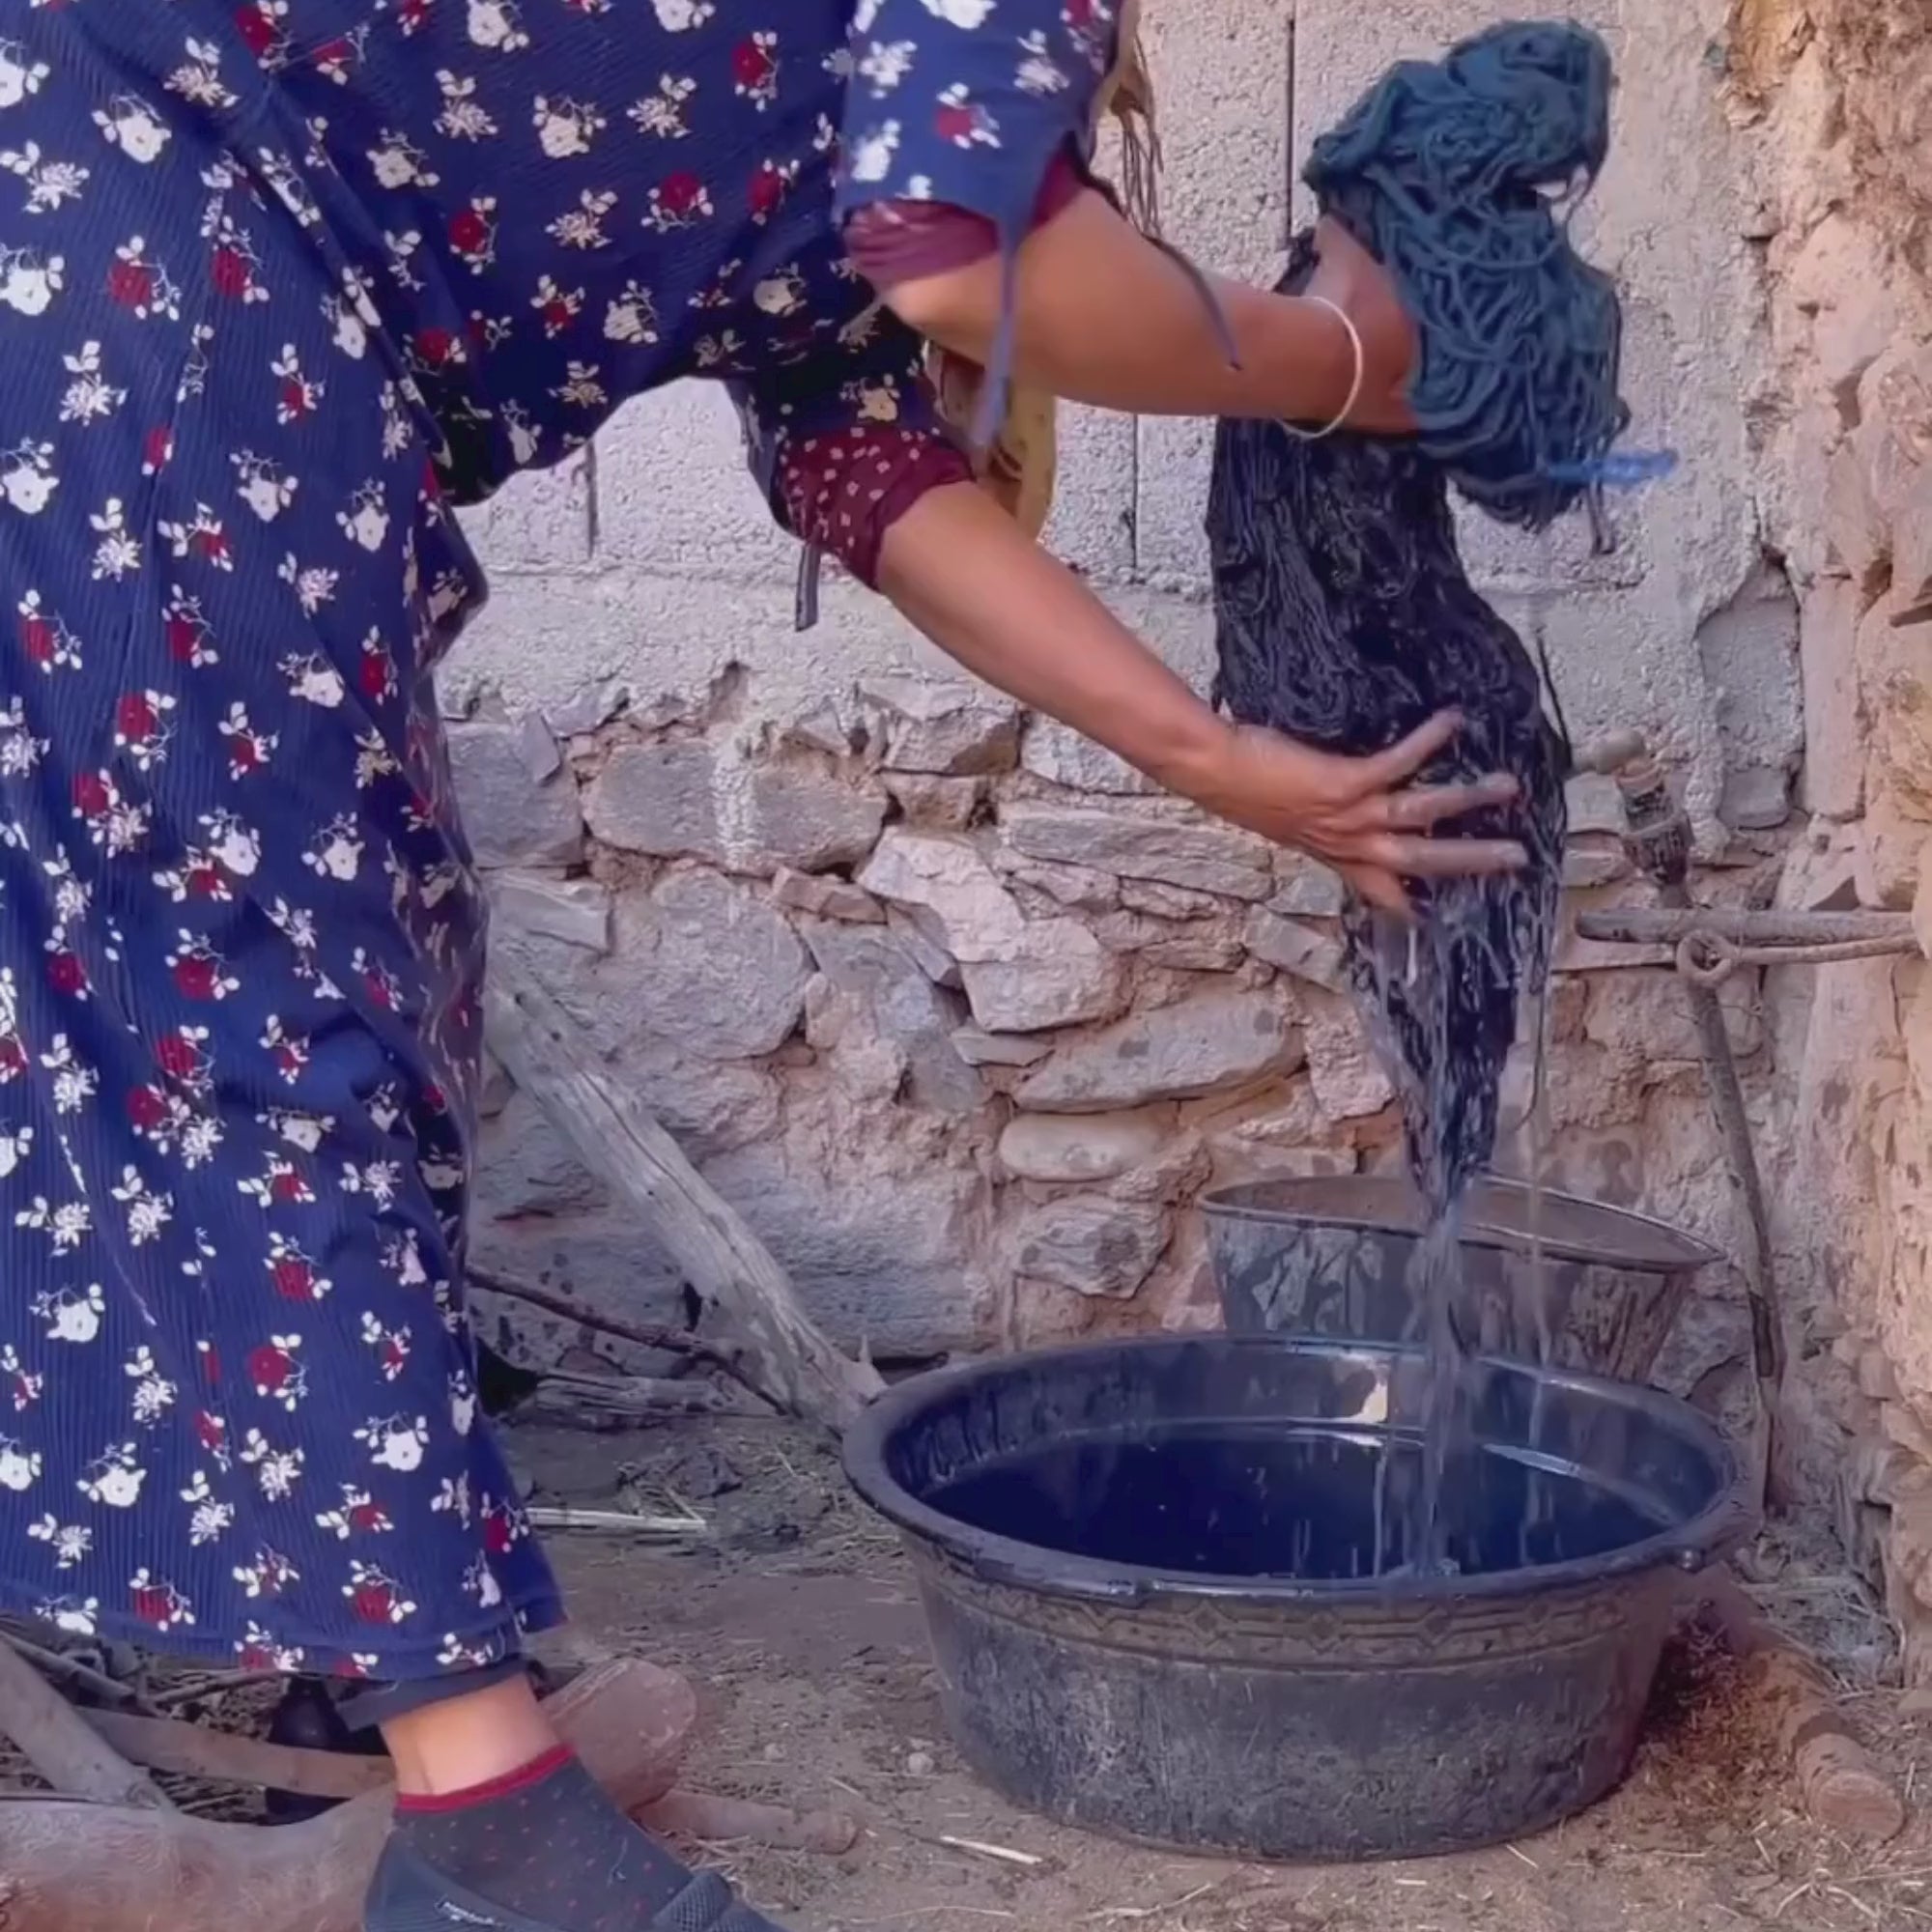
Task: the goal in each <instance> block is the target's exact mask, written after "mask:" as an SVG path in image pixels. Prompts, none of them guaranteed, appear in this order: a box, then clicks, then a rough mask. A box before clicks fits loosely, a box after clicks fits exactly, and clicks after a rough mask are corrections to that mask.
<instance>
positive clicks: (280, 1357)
mask: <svg viewBox="0 0 1932 1932" xmlns="http://www.w3.org/2000/svg"><path fill="white" fill-rule="evenodd" d="M295 1372H296V1360H295V1357H294V1356H293V1355H291V1354H290V1353H289V1351H288V1350H286V1349H282V1348H277V1347H276V1346H275V1345H274V1344H272V1343H269V1342H265V1343H263V1345H262V1346H261V1347H260V1348H259V1349H255V1350H250V1351H249V1355H248V1380H249V1382H250V1384H251V1385H252V1386H253V1388H254V1390H255V1393H256V1394H257V1395H262V1396H271V1395H279V1394H280V1393H281V1391H282V1389H283V1388H284V1387H286V1386H287V1383H288V1379H289V1378H290V1377H291V1376H293V1375H294V1374H295Z"/></svg>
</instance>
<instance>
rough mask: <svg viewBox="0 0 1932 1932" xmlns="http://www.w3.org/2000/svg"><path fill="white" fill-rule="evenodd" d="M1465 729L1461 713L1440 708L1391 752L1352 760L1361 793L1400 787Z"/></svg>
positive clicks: (1391, 747) (1397, 742) (1393, 789)
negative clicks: (1440, 709)
mask: <svg viewBox="0 0 1932 1932" xmlns="http://www.w3.org/2000/svg"><path fill="white" fill-rule="evenodd" d="M1462 728H1463V718H1462V714H1461V713H1460V712H1456V711H1438V712H1437V713H1436V714H1435V717H1434V718H1431V719H1429V720H1427V721H1426V722H1425V723H1423V724H1421V725H1417V726H1416V727H1415V729H1414V730H1413V731H1411V732H1410V733H1409V734H1408V736H1407V737H1406V738H1398V739H1397V740H1396V742H1395V743H1394V744H1393V745H1391V746H1390V747H1389V748H1388V750H1387V751H1385V752H1372V753H1370V754H1369V755H1368V756H1367V757H1365V758H1355V759H1352V760H1350V762H1351V763H1352V765H1353V766H1354V775H1355V782H1356V785H1357V786H1358V788H1359V789H1358V794H1357V795H1358V796H1360V797H1363V798H1366V797H1367V796H1368V795H1369V794H1370V793H1371V792H1378V791H1396V790H1398V789H1400V787H1402V786H1403V785H1406V783H1407V782H1408V781H1409V780H1410V779H1412V778H1413V777H1414V776H1415V775H1416V773H1417V772H1419V771H1420V770H1421V769H1422V768H1423V766H1424V765H1426V764H1427V763H1428V762H1429V761H1430V759H1431V758H1433V757H1434V756H1435V753H1437V752H1439V751H1440V750H1441V749H1442V748H1443V746H1444V745H1446V744H1447V743H1448V742H1449V741H1450V739H1451V738H1453V737H1454V736H1455V735H1456V733H1457V732H1458V731H1460V730H1461V729H1462Z"/></svg>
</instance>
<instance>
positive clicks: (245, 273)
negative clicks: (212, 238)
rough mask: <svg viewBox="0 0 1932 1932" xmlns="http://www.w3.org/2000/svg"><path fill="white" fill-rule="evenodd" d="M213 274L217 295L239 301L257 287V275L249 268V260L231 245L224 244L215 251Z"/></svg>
mask: <svg viewBox="0 0 1932 1932" xmlns="http://www.w3.org/2000/svg"><path fill="white" fill-rule="evenodd" d="M212 272H213V281H214V292H215V294H216V295H221V296H228V297H230V298H233V299H235V300H238V301H239V300H241V299H242V298H245V297H246V295H247V293H248V291H249V290H250V289H251V288H253V287H254V285H255V274H254V270H252V269H250V268H249V266H248V258H247V257H246V256H245V255H243V254H242V252H241V249H239V248H237V247H235V246H233V245H232V244H230V243H224V244H223V245H222V246H221V247H219V248H217V249H216V250H215V251H214V265H213V270H212Z"/></svg>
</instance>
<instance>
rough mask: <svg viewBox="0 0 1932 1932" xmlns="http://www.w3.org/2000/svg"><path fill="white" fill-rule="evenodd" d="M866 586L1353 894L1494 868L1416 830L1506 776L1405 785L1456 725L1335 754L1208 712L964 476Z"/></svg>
mask: <svg viewBox="0 0 1932 1932" xmlns="http://www.w3.org/2000/svg"><path fill="white" fill-rule="evenodd" d="M879 582H880V586H881V588H883V589H884V590H885V592H886V594H887V595H888V596H889V597H890V598H891V599H892V600H893V602H894V603H895V605H897V606H898V608H899V610H900V611H903V612H904V613H905V614H906V616H908V617H910V618H911V619H912V621H913V622H914V623H915V624H917V625H918V626H919V628H920V629H921V630H922V631H923V632H924V633H925V635H926V636H927V637H928V638H930V639H932V640H933V642H934V643H936V644H937V645H938V646H939V647H940V648H941V649H942V650H944V651H946V652H948V653H949V654H950V655H951V656H952V657H953V658H955V659H957V660H958V662H959V663H961V664H963V665H965V666H966V667H967V668H969V669H970V670H973V671H976V672H978V674H979V675H980V676H981V677H983V678H984V679H985V680H986V681H987V682H988V683H989V684H995V685H998V686H999V687H1000V689H1001V690H1003V691H1006V692H1009V693H1010V694H1011V695H1012V696H1014V697H1017V698H1018V699H1019V700H1020V702H1021V703H1022V704H1026V705H1031V706H1033V707H1034V708H1035V709H1037V710H1040V711H1045V712H1050V713H1051V714H1052V715H1053V716H1054V717H1056V718H1059V719H1062V720H1064V721H1065V723H1066V724H1068V725H1072V726H1073V728H1074V729H1075V730H1076V731H1083V732H1085V733H1086V735H1087V736H1088V737H1090V738H1092V739H1094V740H1095V741H1096V742H1097V743H1099V744H1102V745H1105V746H1106V747H1107V749H1108V750H1109V751H1111V752H1115V753H1119V755H1120V756H1122V758H1124V759H1126V760H1127V762H1128V763H1129V764H1131V765H1134V766H1137V767H1138V768H1139V769H1140V770H1141V771H1144V772H1146V773H1147V774H1148V775H1149V777H1151V778H1152V779H1154V780H1155V781H1157V782H1159V783H1160V784H1163V785H1165V786H1166V787H1167V788H1168V789H1169V790H1170V791H1175V792H1179V794H1180V795H1181V796H1182V797H1184V798H1190V799H1192V800H1193V801H1194V802H1195V803H1196V804H1197V805H1202V806H1205V807H1206V808H1207V809H1208V810H1209V811H1213V812H1218V813H1219V814H1220V815H1221V816H1222V817H1224V818H1227V819H1231V820H1233V821H1234V822H1235V823H1236V824H1237V825H1243V826H1246V827H1247V828H1248V829H1249V830H1250V831H1254V832H1259V833H1261V834H1262V835H1263V837H1264V838H1272V839H1274V840H1275V841H1276V842H1277V843H1279V844H1282V845H1293V846H1295V847H1297V848H1298V849H1299V850H1301V851H1304V852H1308V853H1311V854H1313V855H1314V857H1316V858H1318V859H1322V860H1325V861H1326V862H1327V863H1328V864H1329V865H1331V866H1333V867H1335V868H1336V869H1337V870H1338V871H1340V872H1341V873H1342V874H1343V875H1344V877H1346V878H1347V879H1348V880H1349V882H1350V885H1352V886H1353V887H1354V888H1355V890H1356V891H1357V892H1358V893H1360V894H1361V895H1362V896H1363V897H1364V898H1367V899H1370V900H1372V901H1373V902H1374V903H1375V904H1377V905H1379V906H1385V907H1387V908H1388V909H1389V910H1390V911H1391V912H1397V913H1402V912H1406V910H1407V906H1408V898H1407V895H1406V893H1405V892H1404V891H1403V889H1402V880H1403V877H1404V875H1405V874H1406V875H1407V876H1409V877H1411V878H1439V877H1443V876H1446V875H1451V874H1456V873H1478V872H1502V871H1509V870H1512V869H1514V868H1515V867H1519V866H1520V865H1522V864H1523V863H1524V854H1523V851H1522V849H1521V847H1520V846H1517V845H1513V844H1510V843H1509V842H1507V841H1497V840H1492V839H1480V838H1431V837H1430V836H1429V835H1430V834H1431V833H1432V832H1433V831H1434V830H1435V828H1436V827H1437V826H1439V825H1443V824H1444V822H1445V821H1446V820H1449V819H1452V818H1454V817H1456V816H1457V815H1458V814H1460V813H1462V812H1465V811H1473V810H1477V809H1478V808H1480V807H1483V806H1492V805H1498V804H1503V803H1506V802H1507V801H1508V800H1509V799H1511V798H1513V797H1514V796H1515V795H1516V784H1515V781H1513V780H1511V779H1509V778H1506V777H1500V776H1498V777H1492V778H1488V779H1484V780H1481V781H1478V782H1476V783H1474V784H1458V785H1433V786H1419V787H1416V788H1414V789H1412V790H1411V789H1405V787H1406V785H1407V783H1408V781H1409V780H1410V779H1412V778H1413V777H1414V776H1415V774H1416V773H1417V772H1418V771H1419V770H1420V769H1421V768H1422V766H1423V765H1424V764H1425V763H1426V762H1427V761H1428V760H1429V758H1430V757H1431V756H1433V755H1434V754H1435V753H1436V752H1437V751H1439V750H1440V749H1441V748H1442V747H1443V746H1444V745H1445V744H1447V743H1448V742H1449V740H1450V739H1451V738H1452V737H1454V736H1455V734H1456V728H1457V720H1456V719H1455V718H1454V717H1451V716H1443V717H1439V718H1435V719H1432V720H1431V721H1430V722H1429V723H1428V724H1427V725H1423V726H1422V727H1421V729H1419V730H1417V731H1413V732H1411V733H1410V734H1409V735H1408V736H1407V737H1406V738H1405V739H1404V740H1403V741H1402V743H1401V744H1399V745H1393V746H1391V747H1390V748H1389V749H1388V750H1387V751H1386V752H1379V753H1376V755H1375V756H1373V757H1367V758H1345V757H1339V756H1337V755H1336V754H1334V753H1330V752H1320V751H1317V750H1315V749H1314V747H1312V746H1309V745H1302V744H1298V743H1296V742H1295V740H1293V738H1284V737H1281V736H1279V735H1278V734H1277V733H1275V732H1272V731H1262V730H1256V729H1253V728H1251V727H1247V726H1242V725H1230V724H1228V723H1227V722H1226V720H1224V719H1222V718H1219V717H1217V716H1216V715H1215V714H1214V713H1213V712H1212V711H1210V710H1209V709H1208V706H1207V705H1206V704H1204V703H1203V702H1202V701H1201V699H1200V698H1199V697H1198V696H1196V695H1195V694H1194V693H1193V692H1192V691H1190V690H1189V689H1188V687H1187V686H1186V685H1185V684H1183V683H1182V682H1181V680H1180V679H1179V678H1178V677H1176V676H1175V674H1174V673H1173V672H1172V671H1171V670H1169V669H1168V668H1167V667H1166V666H1165V665H1163V664H1162V663H1161V662H1160V660H1159V659H1158V658H1156V657H1155V656H1154V655H1153V653H1152V652H1151V651H1150V650H1149V649H1148V648H1147V646H1146V645H1145V644H1143V643H1142V642H1141V641H1140V639H1137V638H1136V637H1135V636H1134V635H1133V634H1132V632H1130V631H1128V630H1127V629H1126V628H1125V627H1124V626H1123V625H1122V623H1121V622H1120V620H1119V619H1118V618H1117V617H1115V615H1114V614H1113V612H1112V611H1109V610H1108V609H1107V608H1106V606H1105V605H1103V604H1102V603H1101V602H1100V600H1099V599H1098V598H1097V597H1095V596H1094V593H1093V592H1092V591H1091V590H1090V589H1088V587H1087V586H1086V584H1084V583H1083V582H1081V581H1080V580H1079V579H1078V578H1077V577H1075V576H1074V575H1073V573H1072V572H1071V571H1069V570H1068V569H1067V568H1066V567H1065V565H1064V564H1062V563H1059V562H1057V561H1056V560H1055V559H1054V558H1053V557H1051V556H1049V555H1048V554H1046V552H1045V551H1043V550H1041V549H1040V547H1039V546H1038V545H1037V543H1035V542H1033V541H1032V540H1031V539H1030V538H1029V537H1027V536H1026V535H1025V534H1024V533H1023V532H1022V531H1021V530H1020V529H1019V527H1018V526H1016V525H1015V524H1014V523H1013V522H1012V520H1011V519H1010V518H1009V517H1008V516H1007V515H1006V514H1005V512H1004V511H1002V510H1000V509H999V508H998V507H997V506H996V505H995V504H994V503H993V502H992V501H991V499H990V498H988V497H986V496H985V495H983V494H982V493H981V492H980V490H979V489H977V488H975V487H974V486H973V485H971V484H957V485H952V486H949V487H947V488H944V489H938V490H932V491H929V492H928V493H927V494H926V495H925V496H923V497H921V498H920V499H919V500H918V502H916V503H915V504H913V506H912V508H911V509H909V510H908V511H907V512H906V513H905V515H904V516H902V517H901V518H899V520H898V521H897V522H896V523H895V524H894V525H893V526H892V527H891V528H890V529H888V530H887V532H886V535H885V540H884V542H883V544H882V545H881V548H880V553H879Z"/></svg>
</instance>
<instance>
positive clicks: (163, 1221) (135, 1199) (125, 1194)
mask: <svg viewBox="0 0 1932 1932" xmlns="http://www.w3.org/2000/svg"><path fill="white" fill-rule="evenodd" d="M111 1192H112V1193H113V1196H114V1198H115V1200H117V1201H118V1202H120V1203H121V1205H122V1206H123V1207H124V1208H126V1209H127V1210H128V1246H129V1247H134V1248H139V1247H145V1246H146V1245H147V1243H148V1242H150V1241H153V1240H156V1239H158V1238H159V1236H160V1233H161V1230H162V1229H163V1228H165V1227H166V1226H167V1225H168V1223H169V1222H170V1221H172V1220H173V1219H174V1217H175V1198H174V1196H173V1195H172V1194H156V1193H153V1192H151V1191H150V1190H149V1187H148V1183H147V1181H146V1180H145V1179H143V1178H142V1177H141V1175H140V1173H139V1172H138V1171H137V1170H136V1169H134V1168H131V1167H128V1168H123V1169H122V1171H121V1179H120V1181H119V1182H118V1184H117V1185H116V1186H115V1187H114V1188H113V1189H112V1190H111ZM172 1399H173V1398H172V1396H170V1400H172Z"/></svg>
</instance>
